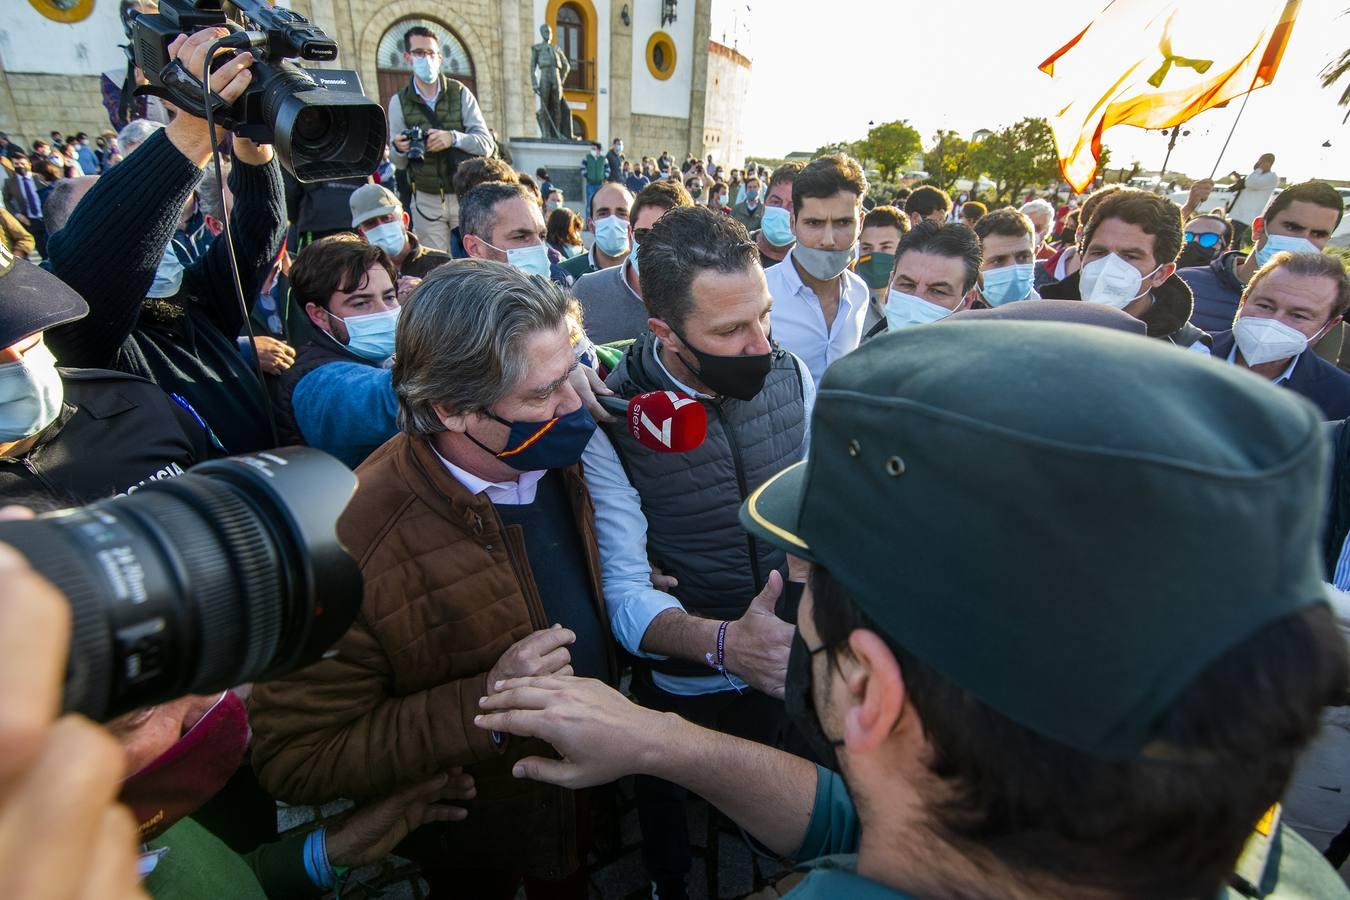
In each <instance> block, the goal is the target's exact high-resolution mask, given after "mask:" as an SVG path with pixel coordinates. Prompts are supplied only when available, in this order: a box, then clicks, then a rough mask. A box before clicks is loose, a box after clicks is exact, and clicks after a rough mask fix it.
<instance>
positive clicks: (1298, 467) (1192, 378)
mask: <svg viewBox="0 0 1350 900" xmlns="http://www.w3.org/2000/svg"><path fill="white" fill-rule="evenodd" d="M1014 308H1015V307H1014ZM1003 348H1007V349H1003ZM1141 373H1145V374H1146V377H1144V376H1141ZM1085 381H1086V382H1087V383H1086V384H1085ZM995 387H996V393H991V392H993V389H994V388H995ZM1085 388H1086V389H1085ZM1218 410H1222V411H1224V412H1225V413H1226V414H1224V415H1219V414H1216V411H1218ZM1047 411H1053V412H1052V414H1047ZM813 425H814V427H813V434H812V441H811V448H810V454H809V457H808V459H807V461H806V462H804V463H801V464H798V465H796V466H793V467H792V468H790V469H788V470H786V471H785V472H783V473H781V474H780V475H779V476H777V477H776V478H774V479H772V480H770V481H769V482H767V483H766V484H765V485H764V486H763V487H762V488H760V489H758V490H756V491H754V492H752V493H751V495H750V497H749V498H748V500H747V501H746V503H745V504H744V505H743V507H742V511H741V521H742V522H743V523H744V525H745V527H746V529H747V531H748V533H749V534H751V535H753V536H755V537H756V538H757V539H758V540H761V541H767V542H770V543H772V544H773V545H775V546H778V547H782V548H783V549H784V550H786V551H787V552H788V553H791V554H793V555H794V556H796V557H798V558H799V559H801V560H803V561H804V562H805V564H806V566H807V567H809V575H808V580H807V584H806V588H805V590H804V592H803V594H802V596H801V603H800V607H799V610H798V616H797V630H796V633H795V634H794V635H793V638H792V640H793V647H792V654H791V660H790V663H789V675H788V688H787V692H788V698H789V700H788V702H789V709H790V710H791V711H792V718H793V721H794V722H795V723H797V725H798V727H799V728H800V729H801V731H802V732H803V734H806V735H809V740H810V744H811V746H812V747H813V748H814V749H815V752H816V753H817V754H819V755H820V758H822V759H823V760H825V761H826V766H815V765H812V764H811V763H810V762H808V761H806V760H803V759H800V758H797V757H793V756H790V755H788V754H786V753H782V752H780V751H777V750H774V749H772V748H769V747H762V746H757V745H754V744H751V743H748V742H745V741H740V740H737V739H735V738H732V737H729V736H726V735H721V734H717V733H715V732H712V731H710V730H707V729H704V728H700V727H698V726H697V725H695V724H692V723H689V722H686V721H683V720H681V719H678V718H675V717H673V716H660V715H656V714H653V713H651V712H649V711H647V710H643V709H642V708H640V707H638V706H635V705H634V704H631V703H629V702H628V701H627V700H626V699H624V698H623V697H622V695H620V694H618V693H617V692H615V691H612V690H610V689H608V688H606V687H604V686H603V685H600V684H598V683H595V682H588V681H586V680H584V679H575V678H559V677H552V678H538V679H534V678H526V679H519V680H517V681H515V682H512V683H510V684H508V685H506V686H505V687H506V690H505V691H503V692H502V693H501V694H498V695H496V696H494V697H493V698H492V699H491V700H489V701H488V702H487V703H485V704H484V708H485V709H486V710H488V712H487V714H486V715H484V716H483V718H482V719H481V720H480V721H479V722H478V725H479V727H480V728H482V729H484V730H489V729H496V730H498V731H500V730H503V729H504V730H506V731H509V732H511V733H513V734H517V735H520V736H526V737H531V738H538V739H542V740H545V741H547V742H548V743H549V744H550V745H551V747H553V748H554V751H555V754H556V756H555V755H554V754H550V756H549V757H548V758H544V757H540V758H536V759H528V760H524V761H522V763H521V774H522V776H523V777H527V778H533V779H537V780H541V781H544V782H546V783H559V784H568V785H573V786H582V785H588V784H598V783H604V782H608V781H610V780H612V779H615V778H618V777H621V776H623V775H625V774H627V773H629V772H634V771H641V772H646V773H651V774H653V775H655V776H658V777H664V778H670V779H673V780H675V781H676V782H678V783H680V784H683V785H685V786H686V787H688V788H689V789H690V790H693V791H696V792H697V793H698V794H699V795H700V796H702V797H704V798H706V799H707V800H708V801H709V802H711V803H713V804H714V805H716V806H717V807H718V808H719V809H720V810H722V812H723V813H725V814H726V815H728V816H729V817H731V818H732V819H733V820H734V821H735V822H737V824H738V825H739V826H740V827H741V828H743V829H745V830H746V831H747V832H749V833H750V834H751V835H753V836H754V837H755V838H756V839H758V840H759V841H760V842H761V843H762V844H763V845H764V846H765V847H766V848H767V849H768V850H769V851H770V852H771V853H773V854H775V855H784V856H787V857H789V858H792V859H796V860H799V861H802V862H807V861H811V860H815V861H816V862H814V863H813V864H812V869H813V871H811V872H810V874H808V875H807V876H806V878H805V880H804V881H802V882H800V883H799V884H798V885H797V886H796V887H795V888H794V889H793V890H792V891H790V892H789V893H788V894H787V895H786V896H787V897H788V898H791V900H816V898H869V900H885V898H896V900H901V898H949V897H1015V898H1032V897H1036V898H1080V897H1094V898H1113V900H1114V898H1126V897H1130V898H1134V897H1177V898H1180V897H1207V898H1208V897H1213V898H1219V897H1255V896H1263V897H1271V898H1274V897H1343V896H1345V885H1344V884H1343V883H1342V881H1341V879H1340V877H1339V875H1338V874H1337V873H1336V872H1335V871H1334V870H1333V869H1332V868H1331V867H1330V866H1328V865H1327V862H1326V860H1324V859H1322V858H1321V857H1320V856H1319V854H1318V853H1317V852H1316V851H1315V850H1313V849H1312V848H1311V847H1310V846H1309V845H1308V844H1307V842H1306V841H1304V840H1303V839H1302V838H1301V837H1299V836H1298V835H1296V834H1295V833H1294V832H1293V831H1292V830H1291V829H1289V828H1287V827H1285V826H1284V825H1283V824H1282V822H1281V814H1280V807H1279V806H1278V804H1279V802H1280V799H1281V795H1282V793H1283V792H1284V790H1285V788H1286V786H1287V785H1288V784H1289V781H1290V778H1291V776H1292V775H1293V773H1294V770H1295V764H1296V762H1297V760H1298V757H1299V754H1300V752H1301V751H1303V750H1304V749H1305V748H1306V747H1307V746H1308V744H1309V742H1310V741H1311V740H1312V739H1313V737H1314V735H1315V734H1316V732H1317V727H1318V713H1319V711H1320V710H1321V709H1322V708H1323V707H1324V706H1325V705H1327V704H1331V703H1341V702H1343V699H1344V691H1345V685H1346V680H1347V677H1350V670H1348V669H1347V664H1346V646H1345V640H1344V639H1343V638H1342V637H1341V635H1340V633H1339V631H1338V629H1337V626H1336V619H1335V617H1334V615H1333V612H1332V608H1331V604H1330V602H1329V601H1330V599H1331V598H1330V595H1329V592H1328V588H1327V587H1326V585H1324V584H1323V581H1322V576H1323V570H1322V563H1321V556H1320V554H1319V553H1318V552H1317V551H1318V548H1319V534H1320V531H1321V528H1322V521H1321V517H1320V516H1319V515H1309V514H1308V513H1309V510H1321V509H1322V508H1323V507H1324V504H1325V494H1326V484H1327V478H1326V470H1327V451H1326V441H1325V437H1324V434H1323V426H1322V423H1321V422H1319V421H1318V418H1317V416H1316V414H1315V413H1314V412H1313V411H1312V410H1311V409H1309V408H1308V407H1307V404H1303V403H1297V402H1293V401H1292V400H1291V398H1289V397H1288V396H1282V395H1281V393H1280V392H1279V391H1275V390H1271V389H1270V387H1269V386H1268V385H1265V384H1262V383H1261V381H1260V380H1258V379H1254V378H1247V377H1244V376H1242V375H1240V374H1238V373H1233V372H1232V371H1230V370H1227V369H1225V368H1223V367H1219V366H1214V365H1208V364H1206V363H1205V361H1204V360H1198V359H1195V358H1193V356H1192V355H1191V354H1186V353H1177V352H1174V351H1172V350H1171V349H1170V348H1166V347H1160V346H1158V345H1157V343H1156V342H1150V341H1142V340H1140V339H1139V338H1138V337H1136V336H1134V335H1130V334H1119V333H1117V332H1115V331H1114V330H1112V329H1108V328H1092V327H1070V326H1066V325H1063V324H1060V323H1057V322H1054V323H1039V322H1018V321H1001V322H980V321H969V322H960V323H958V322H956V321H952V322H951V323H943V324H941V325H937V326H934V327H932V328H930V329H915V330H910V331H906V332H902V333H900V334H898V335H892V336H889V337H887V338H885V339H884V340H880V341H876V342H873V343H871V344H869V345H868V346H866V347H864V348H862V349H861V350H859V351H858V352H857V353H855V354H853V355H851V356H849V357H848V358H846V359H845V360H843V361H842V362H841V363H839V364H838V365H837V366H835V367H834V368H833V369H832V370H831V372H830V374H829V375H828V376H827V377H826V379H825V383H824V385H822V390H821V396H820V402H819V409H818V415H816V416H815V419H814V422H813ZM994 460H996V461H997V463H996V464H993V463H991V461H994ZM1103 491H1109V496H1110V498H1111V503H1110V507H1111V508H1110V510H1109V512H1108V513H1107V514H1103V510H1102V509H1100V508H1099V507H1098V506H1097V505H1096V504H1092V503H1083V502H1081V498H1084V497H1094V496H1103ZM1056 498H1057V499H1056ZM1047 503H1048V504H1049V505H1048V507H1047ZM1033 508H1034V509H1035V512H1034V513H1031V512H1029V510H1032V509H1033ZM971 522H980V523H981V526H982V527H983V528H984V529H987V531H988V533H989V534H996V535H998V536H999V537H998V539H997V540H994V541H992V542H990V546H989V547H988V548H987V550H988V552H986V553H985V554H984V557H983V558H982V559H981V560H979V563H978V564H973V563H972V561H971V559H970V548H969V546H968V543H967V541H965V540H963V539H962V535H963V534H964V533H965V532H964V531H963V529H964V528H965V527H966V526H967V525H968V524H969V523H971ZM1160 523H1166V526H1165V527H1164V528H1163V529H1162V535H1160V534H1159V528H1160ZM877 535H885V541H884V542H878V541H876V539H875V538H876V536H877ZM1145 536H1148V537H1149V538H1151V539H1147V540H1146V539H1145ZM1144 543H1147V552H1143V551H1142V550H1141V551H1140V552H1132V553H1123V552H1122V548H1123V547H1125V546H1136V547H1140V546H1142V545H1143V544H1144ZM1013 597H1016V598H1022V599H1023V600H1024V602H1023V603H1021V604H1019V608H1018V609H1017V610H1016V611H1015V613H1014V611H1012V610H1010V608H1009V599H1010V598H1013ZM843 854H856V856H854V855H843Z"/></svg>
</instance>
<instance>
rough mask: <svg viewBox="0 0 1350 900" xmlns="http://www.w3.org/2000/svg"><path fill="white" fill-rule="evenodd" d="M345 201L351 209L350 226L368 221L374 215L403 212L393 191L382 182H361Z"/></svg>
mask: <svg viewBox="0 0 1350 900" xmlns="http://www.w3.org/2000/svg"><path fill="white" fill-rule="evenodd" d="M347 203H348V204H349V205H350V206H351V210H352V227H353V228H355V227H356V226H358V225H360V224H361V223H362V222H366V221H369V220H370V219H373V218H375V217H376V216H387V215H389V214H391V213H394V214H397V213H401V212H403V205H402V204H401V203H399V202H398V197H397V196H395V194H394V192H393V191H391V190H389V188H387V187H385V186H384V185H382V184H363V185H361V186H360V187H359V188H357V189H356V190H354V191H352V194H351V196H350V197H348V198H347Z"/></svg>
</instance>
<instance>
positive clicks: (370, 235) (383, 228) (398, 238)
mask: <svg viewBox="0 0 1350 900" xmlns="http://www.w3.org/2000/svg"><path fill="white" fill-rule="evenodd" d="M366 240H367V241H369V242H370V243H372V244H374V245H375V246H376V247H380V248H382V249H383V250H384V252H385V253H388V254H389V255H390V256H398V255H399V254H400V253H402V252H403V245H404V244H406V243H407V241H408V239H407V236H406V234H405V233H404V231H403V223H402V222H385V223H384V224H383V225H376V226H375V227H374V228H372V229H370V230H369V231H367V232H366Z"/></svg>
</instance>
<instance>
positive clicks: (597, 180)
mask: <svg viewBox="0 0 1350 900" xmlns="http://www.w3.org/2000/svg"><path fill="white" fill-rule="evenodd" d="M607 165H608V164H607V163H606V161H605V153H604V149H603V148H602V147H601V146H600V142H599V141H591V149H590V151H589V152H588V153H587V154H586V155H585V156H584V157H582V160H581V180H582V182H583V183H584V184H585V186H586V196H585V198H584V200H583V202H582V209H581V216H582V218H589V217H590V215H591V198H593V197H594V196H595V192H596V191H598V190H600V186H601V185H603V184H604V183H605V167H606V166H607Z"/></svg>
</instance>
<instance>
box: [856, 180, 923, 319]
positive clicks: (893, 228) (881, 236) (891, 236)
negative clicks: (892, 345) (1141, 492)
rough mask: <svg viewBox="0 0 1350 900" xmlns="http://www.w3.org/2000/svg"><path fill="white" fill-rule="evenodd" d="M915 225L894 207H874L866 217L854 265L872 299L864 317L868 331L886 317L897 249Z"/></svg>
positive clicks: (859, 236)
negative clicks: (888, 291)
mask: <svg viewBox="0 0 1350 900" xmlns="http://www.w3.org/2000/svg"><path fill="white" fill-rule="evenodd" d="M911 227H912V226H911V225H910V222H909V216H907V215H905V213H904V211H903V210H900V209H897V208H896V207H894V206H875V207H873V208H872V209H870V210H868V211H867V215H865V216H863V222H862V231H861V232H860V233H859V235H858V262H857V264H856V265H854V267H853V271H854V272H856V273H857V275H858V277H859V278H861V279H862V280H863V281H864V282H866V284H867V291H868V295H869V302H868V304H867V315H866V316H865V317H864V318H863V334H867V333H868V332H870V331H871V330H872V329H873V328H875V327H876V326H877V323H878V322H880V321H881V320H883V319H885V318H886V287H887V285H889V284H890V283H891V271H892V270H893V269H894V268H895V250H896V248H897V247H898V246H900V239H901V238H902V237H904V236H905V234H906V233H907V232H908V231H909V230H910V228H911Z"/></svg>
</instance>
